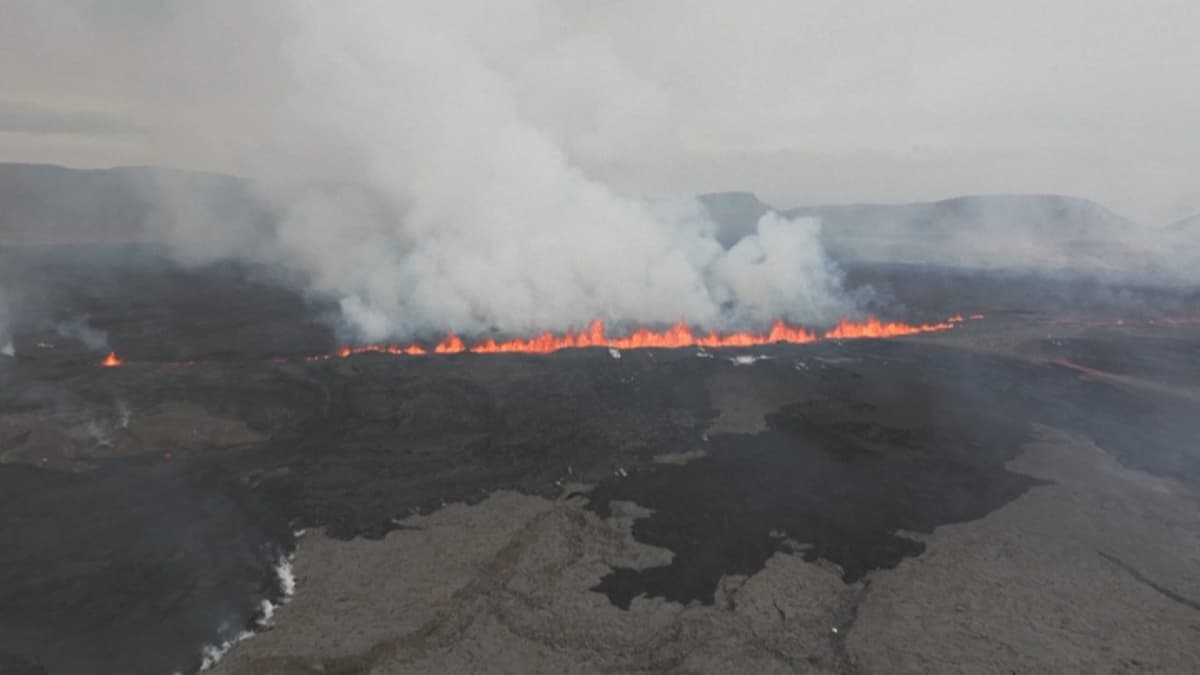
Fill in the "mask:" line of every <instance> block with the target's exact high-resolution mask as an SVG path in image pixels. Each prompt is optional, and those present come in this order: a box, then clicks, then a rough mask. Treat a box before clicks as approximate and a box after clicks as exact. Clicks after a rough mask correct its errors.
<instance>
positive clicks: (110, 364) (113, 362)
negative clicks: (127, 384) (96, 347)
mask: <svg viewBox="0 0 1200 675" xmlns="http://www.w3.org/2000/svg"><path fill="white" fill-rule="evenodd" d="M100 365H102V366H104V367H105V368H115V367H116V366H119V365H121V359H120V357H118V356H117V353H116V352H109V353H108V356H106V357H104V360H103V361H101V362H100Z"/></svg>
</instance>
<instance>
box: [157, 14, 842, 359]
mask: <svg viewBox="0 0 1200 675" xmlns="http://www.w3.org/2000/svg"><path fill="white" fill-rule="evenodd" d="M286 11H287V12H289V13H290V15H289V16H288V17H287V18H286V20H284V21H282V24H283V25H285V26H287V27H288V30H287V31H286V34H285V35H284V36H283V37H282V38H281V43H280V45H279V47H280V50H281V53H282V54H284V55H285V56H286V57H287V58H286V59H285V60H283V61H281V62H282V63H285V64H286V66H287V67H286V69H285V70H284V71H283V72H279V73H274V75H275V76H276V79H277V80H278V81H281V82H284V83H286V91H285V92H284V93H283V100H282V101H281V105H278V106H275V107H273V108H272V109H273V110H276V111H277V114H276V115H275V116H274V117H273V118H272V119H271V120H270V121H269V124H268V126H269V128H270V129H271V130H272V131H271V136H272V139H271V140H272V144H271V147H269V148H265V149H264V148H262V147H261V146H256V147H255V148H254V151H255V155H254V156H253V157H246V158H245V162H247V163H249V164H252V165H254V166H255V168H256V170H255V174H256V175H257V176H258V177H259V178H260V184H259V185H260V188H261V191H262V193H263V196H264V197H265V198H266V200H267V202H268V203H270V204H271V205H272V206H273V208H274V211H275V219H276V220H275V227H274V230H273V233H272V234H271V235H270V236H269V237H267V238H265V239H263V238H259V236H258V235H257V234H255V235H251V234H250V233H248V232H246V231H245V230H244V229H243V230H239V231H237V232H227V231H223V230H221V229H219V228H218V229H216V230H214V229H213V228H212V227H211V226H207V227H206V226H203V225H202V224H197V223H195V222H193V221H190V219H191V218H192V217H193V216H194V215H195V211H196V210H195V209H194V208H193V207H194V205H192V204H182V205H179V208H178V209H176V210H174V211H173V212H172V213H171V214H170V215H171V217H172V218H173V220H172V221H171V222H170V223H169V227H167V228H165V229H166V231H167V233H168V235H169V236H170V238H171V240H172V242H173V243H174V244H175V247H176V252H177V254H178V255H180V256H181V257H185V258H189V259H197V258H198V259H205V258H214V257H216V258H219V257H222V256H226V255H242V256H250V257H253V258H256V259H260V260H266V261H269V262H273V263H279V264H282V265H284V266H286V267H288V268H290V269H292V270H294V271H295V272H297V273H298V274H299V275H300V276H302V277H303V278H305V279H307V282H308V284H309V288H310V289H311V290H312V291H314V292H315V293H318V294H320V295H322V296H326V297H331V298H333V299H335V300H336V301H337V302H338V304H339V306H340V307H341V310H342V314H343V316H344V317H345V319H346V320H347V321H348V322H349V324H350V325H351V326H352V327H353V328H354V329H355V330H356V332H358V333H359V334H360V336H361V337H364V338H367V339H372V340H374V339H381V338H387V337H407V336H410V335H413V334H416V333H424V332H440V331H442V330H445V329H450V330H455V331H461V332H481V331H491V330H498V331H502V332H512V333H527V332H530V331H536V330H546V329H562V328H565V327H567V326H575V327H582V326H583V325H584V324H585V323H586V322H587V321H589V320H590V319H592V318H602V319H605V320H606V321H608V322H610V323H612V324H615V325H619V324H621V323H622V322H637V323H656V322H673V321H676V320H678V319H680V318H684V319H686V320H688V321H689V322H691V323H693V324H694V325H698V326H703V327H712V328H719V327H721V326H723V325H727V324H732V323H738V324H740V325H746V324H753V323H763V322H766V321H768V320H769V319H771V318H774V317H782V318H785V319H788V320H792V321H797V322H822V321H828V320H830V319H833V318H836V316H837V315H839V314H841V313H843V312H845V311H846V309H847V307H848V304H849V303H848V301H847V300H846V298H845V296H844V295H843V294H842V291H841V284H840V277H839V273H838V271H837V269H836V267H835V266H834V265H833V264H832V263H831V262H830V261H829V259H828V258H827V257H826V256H825V254H824V252H823V249H822V247H821V243H820V237H819V226H818V224H817V223H816V222H815V221H813V220H811V219H799V220H797V221H794V222H789V221H787V220H785V219H782V218H780V217H778V216H775V215H771V216H769V217H764V218H763V220H762V221H761V222H759V223H758V227H757V230H756V232H754V233H752V234H751V235H750V236H749V237H747V239H746V240H745V241H743V242H742V243H741V244H739V245H738V246H735V247H734V248H733V249H731V250H726V249H725V248H724V247H722V246H721V245H720V243H718V241H717V239H716V237H715V232H716V228H715V226H714V224H713V223H712V221H711V219H710V218H709V217H708V215H707V212H706V211H705V210H704V209H703V208H702V207H701V206H700V205H699V204H698V203H697V202H695V201H693V200H690V199H681V200H659V201H649V200H645V199H640V198H637V197H636V196H631V195H627V194H622V193H620V192H618V191H617V190H614V189H613V188H611V187H609V186H608V185H606V184H605V183H603V182H601V181H600V180H598V179H596V178H594V177H593V176H594V175H595V174H596V173H599V172H600V171H601V170H602V169H604V168H605V167H611V166H612V165H613V164H614V163H630V162H634V163H637V162H644V163H654V162H660V161H663V159H664V156H666V155H668V154H669V149H668V148H669V147H670V145H671V142H670V141H669V140H668V138H667V137H668V134H667V130H668V129H669V128H670V115H671V103H670V97H669V96H667V94H666V93H665V92H663V91H661V90H660V89H658V88H657V87H656V86H655V85H654V84H653V83H652V82H650V81H648V80H646V79H645V78H643V77H641V76H640V75H638V74H636V73H634V72H632V71H630V70H627V69H625V68H624V67H623V66H622V64H621V63H620V60H619V59H618V58H617V56H616V55H615V54H614V52H613V51H612V49H611V48H610V47H609V46H608V45H607V43H606V42H605V40H604V39H603V38H601V37H599V36H596V35H589V34H585V33H580V32H577V31H573V30H571V29H570V28H569V27H568V25H567V22H565V21H563V20H562V19H561V17H559V16H558V15H557V14H556V11H555V7H554V6H552V5H551V4H549V3H545V2H539V1H537V0H521V1H518V2H510V3H505V4H504V7H503V9H501V8H499V7H497V6H495V4H493V3H489V2H482V1H479V2H468V3H454V4H453V6H445V3H423V2H402V3H393V2H372V3H367V4H366V5H362V4H356V5H354V6H353V8H350V7H349V6H345V5H338V4H332V3H312V4H308V5H292V4H289V5H286ZM269 65H270V64H269V63H268V64H265V65H264V64H257V66H251V67H250V69H251V70H257V71H269V70H270V68H269V67H267V66H269ZM178 131H180V132H182V130H178ZM305 158H307V159H305ZM305 162H308V164H304V163H305ZM324 164H328V165H329V166H324ZM297 174H303V175H304V176H305V177H308V178H316V179H318V180H317V181H316V182H309V183H307V185H308V186H309V187H306V188H304V189H299V190H297V189H295V188H294V186H295V185H296V184H297V183H296V182H295V181H294V180H293V179H294V178H295V177H296V175H297ZM326 179H336V181H334V180H326ZM314 185H315V186H316V187H312V186H314ZM284 186H287V187H284ZM248 242H250V243H248Z"/></svg>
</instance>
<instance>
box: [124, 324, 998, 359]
mask: <svg viewBox="0 0 1200 675" xmlns="http://www.w3.org/2000/svg"><path fill="white" fill-rule="evenodd" d="M982 318H983V315H982V314H972V315H971V316H970V317H969V319H971V320H974V319H982ZM966 320H967V319H964V318H963V317H962V316H961V315H958V316H952V317H950V318H948V319H946V320H945V321H941V322H938V323H923V324H908V323H900V322H895V321H880V320H879V319H876V318H875V317H870V318H868V319H867V320H866V321H851V320H849V319H842V321H841V322H840V323H838V324H837V325H836V326H834V327H833V328H830V329H829V330H827V331H825V332H824V333H815V332H812V331H810V330H808V329H806V328H803V327H802V326H794V325H791V324H789V323H787V322H785V321H783V320H776V321H775V323H773V324H771V329H770V330H769V331H767V332H765V333H754V332H750V331H739V332H733V333H718V332H716V331H709V332H708V333H701V332H697V331H695V330H693V329H692V327H691V326H689V325H688V324H687V323H686V322H684V321H682V320H681V321H679V322H678V323H676V324H674V325H672V326H670V327H668V328H666V329H664V330H652V329H650V328H638V329H637V330H635V331H633V332H632V333H629V334H627V335H624V336H620V337H609V336H608V335H607V334H606V333H605V328H604V322H603V321H601V320H599V319H594V320H593V321H592V322H591V323H590V324H588V327H587V329H586V330H583V331H580V332H575V331H573V330H568V331H567V332H566V333H564V334H561V335H558V334H555V333H550V332H546V333H542V334H540V335H536V336H534V337H530V338H512V339H510V340H501V341H497V340H496V339H495V338H488V339H486V340H484V341H483V342H479V343H476V344H474V345H468V344H467V343H466V342H465V341H463V339H462V338H460V337H459V336H457V335H455V334H454V333H447V334H446V337H444V338H442V340H441V342H438V343H437V344H436V345H434V346H433V347H432V348H431V349H429V348H426V347H423V346H421V345H418V344H410V345H399V344H389V345H381V344H368V345H359V346H355V347H349V346H347V347H342V348H341V349H339V350H338V351H336V352H332V353H329V354H317V355H314V356H308V357H305V358H306V360H308V361H324V360H326V359H333V358H343V359H344V358H349V357H351V356H354V355H356V354H391V355H394V356H399V355H406V356H424V355H426V354H429V353H433V354H461V353H464V352H472V353H475V354H549V353H551V352H556V351H559V350H561V349H580V348H586V347H608V348H610V349H647V348H654V349H678V348H680V347H706V348H721V347H759V346H763V345H770V344H776V343H779V342H786V343H791V344H807V343H810V342H816V341H818V340H823V339H824V340H857V339H864V338H875V339H879V338H890V337H899V336H902V335H916V334H918V333H934V332H938V331H944V330H950V329H951V328H954V327H956V326H958V325H959V324H961V323H963V322H964V321H966ZM278 360H279V359H272V361H278ZM121 363H122V362H121V359H119V358H117V355H116V354H109V355H108V356H107V357H106V358H105V359H104V361H102V362H101V365H104V366H119V365H121ZM190 363H191V362H186V363H180V364H177V365H189V364H190Z"/></svg>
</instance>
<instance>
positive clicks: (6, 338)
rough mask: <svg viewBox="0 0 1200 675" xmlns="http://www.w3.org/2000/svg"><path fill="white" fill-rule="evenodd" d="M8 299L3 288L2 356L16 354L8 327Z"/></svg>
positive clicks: (0, 316)
mask: <svg viewBox="0 0 1200 675" xmlns="http://www.w3.org/2000/svg"><path fill="white" fill-rule="evenodd" d="M8 322H9V319H8V301H7V300H5V298H4V292H3V290H0V356H15V355H16V350H15V349H13V343H12V333H10V332H9V327H8Z"/></svg>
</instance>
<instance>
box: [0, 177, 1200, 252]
mask: <svg viewBox="0 0 1200 675" xmlns="http://www.w3.org/2000/svg"><path fill="white" fill-rule="evenodd" d="M308 187H309V189H311V188H313V187H316V188H317V189H330V190H336V191H337V193H338V195H339V198H342V199H346V198H349V197H348V196H349V195H353V197H354V198H356V199H358V200H359V202H358V203H359V204H361V205H363V208H368V209H371V210H373V211H375V212H379V213H382V211H381V210H383V209H390V208H392V207H390V206H389V205H388V203H387V200H385V199H381V198H380V195H378V194H373V193H371V191H370V190H367V189H364V188H361V187H354V186H347V185H337V184H329V185H321V186H308ZM283 201H284V202H286V201H287V200H286V199H285V200H283ZM700 201H701V202H702V203H703V204H704V205H705V206H706V208H707V209H708V211H709V212H710V214H711V215H712V217H713V219H714V220H715V221H716V222H717V224H718V232H717V237H718V239H719V240H720V242H721V243H722V244H723V245H725V246H727V247H728V246H732V245H734V244H735V243H736V242H737V241H738V240H740V239H741V238H742V237H744V236H745V235H747V234H751V233H753V232H754V231H755V228H756V225H757V223H758V220H759V218H761V217H762V215H763V214H764V213H767V212H770V211H774V212H778V213H780V214H782V215H783V216H786V217H790V218H799V217H813V218H817V219H819V220H820V221H821V236H822V241H823V244H824V246H825V248H826V250H827V251H828V252H829V253H830V255H831V256H832V257H833V258H834V259H835V260H838V261H843V262H899V263H938V264H946V265H952V266H963V267H985V268H1017V267H1038V268H1041V269H1048V268H1049V269H1067V268H1070V269H1086V270H1095V271H1105V270H1110V269H1128V268H1142V267H1153V266H1155V265H1158V266H1160V267H1161V266H1163V265H1164V264H1167V263H1163V262H1162V260H1163V256H1162V255H1161V252H1162V251H1167V252H1170V251H1172V250H1173V249H1177V248H1179V246H1180V245H1186V244H1188V243H1189V242H1190V241H1191V240H1192V238H1193V237H1194V236H1195V235H1191V236H1185V235H1181V234H1179V233H1180V232H1183V231H1191V230H1195V229H1197V228H1200V222H1198V221H1200V216H1197V217H1194V218H1190V219H1187V220H1185V221H1181V222H1180V223H1177V224H1175V225H1173V226H1170V227H1168V228H1162V229H1161V230H1157V231H1155V230H1149V229H1147V228H1142V227H1140V226H1138V225H1136V224H1135V223H1132V222H1131V221H1129V220H1127V219H1125V218H1122V217H1121V216H1119V215H1117V214H1115V213H1113V212H1111V211H1109V210H1108V209H1106V208H1104V207H1103V206H1100V205H1099V204H1096V203H1095V202H1091V201H1088V200H1086V199H1078V198H1074V197H1065V196H1060V195H979V196H964V197H955V198H953V199H946V200H942V201H937V202H923V203H915V204H852V205H832V206H831V205H824V206H798V207H793V208H787V209H777V208H775V207H774V206H772V205H770V204H767V203H764V202H763V201H761V200H759V199H758V197H756V196H755V195H754V194H752V193H748V192H724V193H716V194H708V195H702V196H701V197H700ZM392 215H394V214H384V216H383V217H391V216H392ZM273 226H274V221H273V217H272V212H271V209H269V208H268V206H267V205H266V204H265V203H264V202H263V201H262V200H261V199H259V197H258V196H257V194H256V192H255V186H254V184H253V183H252V182H251V181H248V180H246V179H242V178H236V177H233V176H225V175H219V174H211V173H201V172H192V171H179V170H169V169H158V168H148V167H140V168H115V169H99V170H81V169H68V168H64V167H59V166H49V165H35V164H2V163H0V245H4V244H64V243H76V244H78V243H117V242H163V241H166V240H170V241H171V242H172V243H174V244H176V245H179V244H180V243H181V242H185V243H186V244H187V248H188V249H189V250H192V249H196V250H199V251H200V252H201V253H203V252H204V247H205V246H206V245H207V244H208V243H209V242H218V243H222V245H224V246H225V247H226V248H225V249H219V248H218V249H215V250H214V251H213V252H212V256H211V257H221V256H222V255H225V254H227V253H228V252H229V250H233V251H244V250H246V249H248V248H250V247H252V246H254V245H255V242H260V243H262V244H263V245H268V246H269V245H270V244H269V243H268V242H269V240H270V238H271V237H270V230H271V229H272V228H273ZM1172 232H1173V233H1174V234H1170V233H1172ZM231 233H236V234H231ZM1154 233H1161V234H1162V235H1163V236H1158V234H1154ZM1151 234H1154V237H1153V239H1154V242H1152V243H1153V245H1154V246H1157V247H1158V251H1159V254H1156V253H1155V252H1154V251H1152V250H1151V249H1152V248H1153V246H1145V245H1144V244H1146V241H1144V240H1146V239H1148V238H1151V237H1150V235H1151ZM1189 234H1190V232H1189ZM1181 237H1182V238H1181ZM230 242H233V243H232V244H231V243H230ZM1171 242H1176V243H1171ZM1168 262H1169V261H1168ZM1189 264H1190V262H1189ZM1176 267H1179V265H1176Z"/></svg>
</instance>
